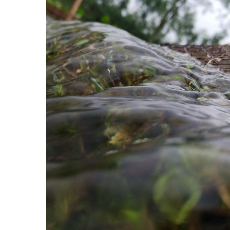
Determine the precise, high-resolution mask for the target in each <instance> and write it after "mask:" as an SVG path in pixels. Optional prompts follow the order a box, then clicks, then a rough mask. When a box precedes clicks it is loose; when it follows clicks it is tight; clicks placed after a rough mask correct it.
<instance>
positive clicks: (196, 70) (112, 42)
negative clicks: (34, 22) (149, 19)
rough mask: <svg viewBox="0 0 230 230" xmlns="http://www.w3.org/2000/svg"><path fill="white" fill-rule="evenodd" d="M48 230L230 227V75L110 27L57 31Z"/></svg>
mask: <svg viewBox="0 0 230 230" xmlns="http://www.w3.org/2000/svg"><path fill="white" fill-rule="evenodd" d="M46 60H47V76H46V95H47V99H46V110H47V121H46V126H47V143H46V145H47V229H52V230H53V229H54V230H64V229H68V230H69V229H77V230H81V229H82V230H83V229H84V230H97V229H98V230H99V229H100V230H102V229H119V230H122V229H130V230H136V229H138V230H139V229H146V230H164V229H165V230H166V229H167V230H168V229H169V230H175V229H178V230H180V229H181V230H185V229H189V230H194V229H197V230H203V229H204V230H209V229H210V230H212V229H215V230H218V229H220V230H227V229H230V179H229V178H230V115H229V112H230V75H229V73H225V72H223V71H220V70H219V69H217V68H213V67H210V66H205V65H202V63H200V62H199V61H198V60H196V59H194V58H192V57H191V56H190V55H188V54H182V53H177V52H175V51H172V50H170V49H168V48H167V47H160V46H157V45H150V44H148V43H146V42H144V41H142V40H140V39H138V38H136V37H133V36H132V35H130V34H129V33H127V32H125V31H123V30H120V29H117V28H114V27H112V26H109V25H104V24H100V23H89V22H88V23H80V22H78V21H71V22H60V21H54V20H51V21H48V23H47V47H46Z"/></svg>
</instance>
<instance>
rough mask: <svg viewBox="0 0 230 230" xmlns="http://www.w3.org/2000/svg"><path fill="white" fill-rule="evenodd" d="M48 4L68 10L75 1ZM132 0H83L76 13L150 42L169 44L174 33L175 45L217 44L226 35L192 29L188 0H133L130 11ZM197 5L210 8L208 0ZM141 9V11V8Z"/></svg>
mask: <svg viewBox="0 0 230 230" xmlns="http://www.w3.org/2000/svg"><path fill="white" fill-rule="evenodd" d="M47 1H48V2H49V3H51V4H53V5H55V6H56V7H58V8H61V9H62V10H64V11H68V10H69V9H70V7H71V5H72V4H73V2H74V0H47ZM130 2H131V0H110V1H108V0H83V1H82V4H81V6H80V8H79V9H78V11H77V13H76V16H77V17H78V18H80V19H82V20H83V21H96V22H102V23H106V24H111V25H113V26H115V27H118V28H121V29H124V30H126V31H128V32H129V33H131V34H132V35H134V36H136V37H138V38H140V39H142V40H145V41H147V42H150V43H156V44H160V43H168V42H169V41H168V40H167V39H168V37H167V35H168V36H170V35H171V34H172V35H174V36H176V41H177V42H176V43H177V44H182V43H183V44H186V43H187V44H193V43H195V42H196V43H197V42H198V41H200V42H201V43H202V44H217V43H219V42H220V40H221V39H223V38H224V37H225V36H226V35H227V31H226V30H223V31H222V32H219V33H217V34H214V35H213V37H212V38H211V37H208V36H207V35H206V34H205V31H204V32H199V33H197V32H195V31H194V21H195V15H196V12H195V10H196V9H195V8H194V7H193V6H192V5H190V3H189V1H188V0H155V1H152V0H135V2H136V5H137V6H139V7H138V9H137V10H134V12H130V7H129V4H130ZM219 2H220V3H221V4H222V5H223V6H224V7H225V8H227V9H228V8H229V7H230V1H229V0H219ZM195 4H196V5H198V4H199V5H201V6H203V7H206V8H207V10H208V9H210V7H211V3H210V0H205V1H203V2H202V3H201V2H200V1H195ZM140 9H141V10H140Z"/></svg>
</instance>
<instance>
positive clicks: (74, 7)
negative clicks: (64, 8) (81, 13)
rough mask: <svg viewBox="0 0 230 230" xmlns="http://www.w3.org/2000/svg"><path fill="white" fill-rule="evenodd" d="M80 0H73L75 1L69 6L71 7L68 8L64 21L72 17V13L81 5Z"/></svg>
mask: <svg viewBox="0 0 230 230" xmlns="http://www.w3.org/2000/svg"><path fill="white" fill-rule="evenodd" d="M81 2H82V0H75V2H74V3H73V5H72V6H71V9H70V10H69V12H68V14H67V17H66V19H65V20H66V21H70V20H72V19H73V18H74V15H75V14H76V12H77V10H78V8H79V6H80V5H81Z"/></svg>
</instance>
